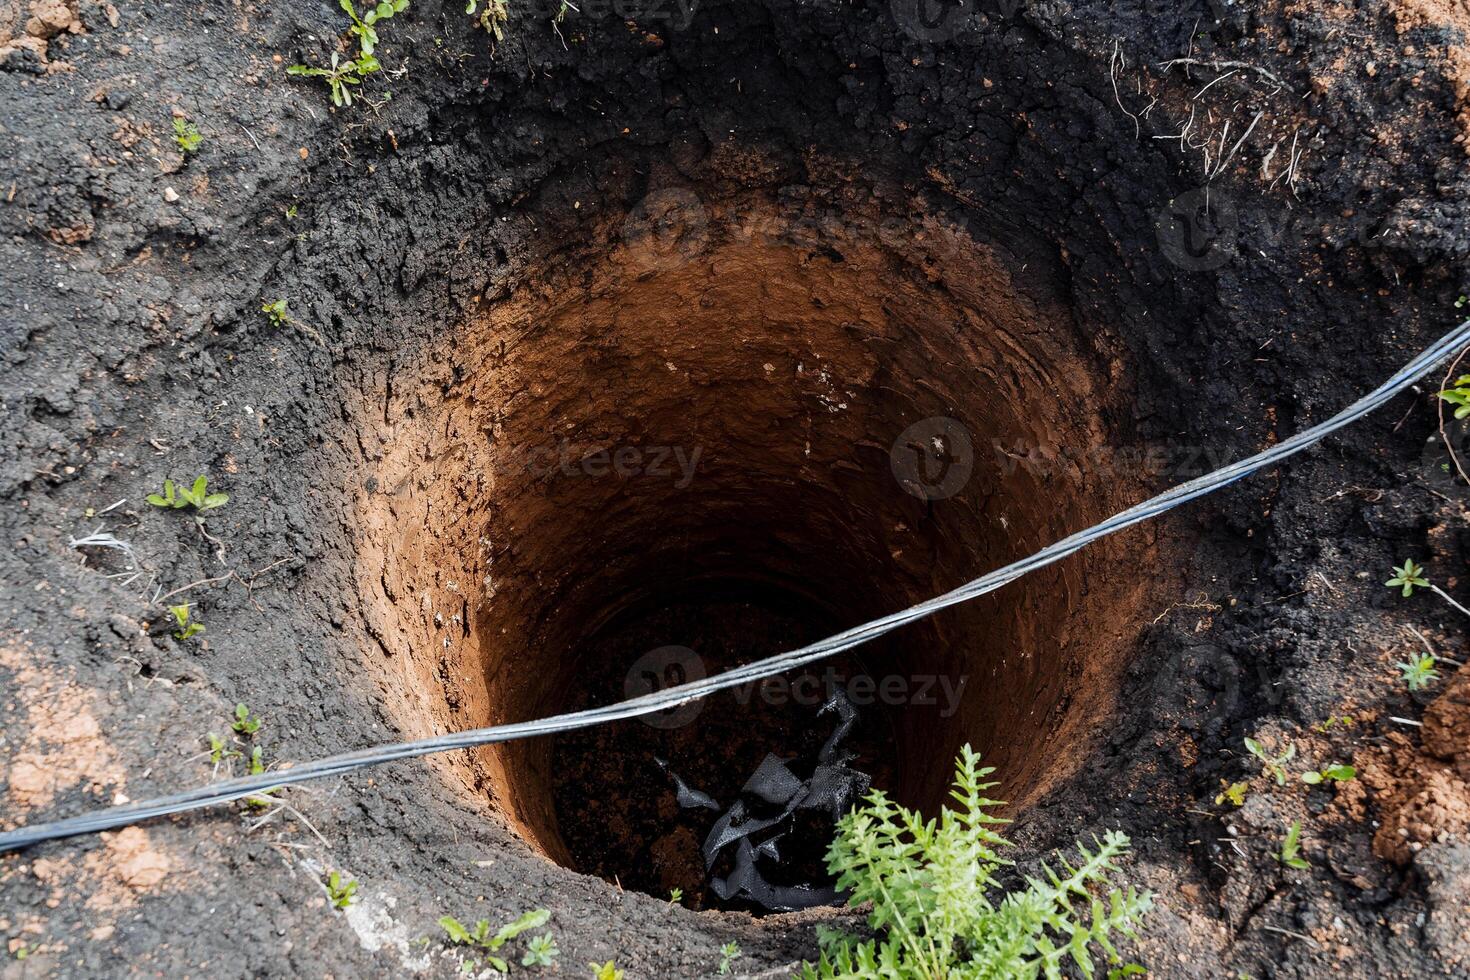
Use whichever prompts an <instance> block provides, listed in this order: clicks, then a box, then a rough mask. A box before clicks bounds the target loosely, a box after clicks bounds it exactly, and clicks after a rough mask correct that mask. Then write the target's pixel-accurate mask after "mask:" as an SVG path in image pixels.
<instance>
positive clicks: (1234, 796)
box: [1215, 779, 1250, 806]
mask: <svg viewBox="0 0 1470 980" xmlns="http://www.w3.org/2000/svg"><path fill="white" fill-rule="evenodd" d="M1220 787H1221V789H1220V793H1219V795H1218V796H1216V797H1215V805H1216V806H1219V805H1220V804H1222V803H1224V802H1225V801H1226V800H1229V801H1230V802H1231V803H1233V804H1234V805H1235V806H1245V793H1246V790H1248V789H1250V785H1249V784H1248V783H1227V782H1225V780H1223V779H1222V780H1220Z"/></svg>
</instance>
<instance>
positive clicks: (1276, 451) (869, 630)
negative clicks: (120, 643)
mask: <svg viewBox="0 0 1470 980" xmlns="http://www.w3.org/2000/svg"><path fill="white" fill-rule="evenodd" d="M1467 342H1470V320H1466V321H1465V322H1464V323H1462V324H1460V325H1459V326H1458V327H1456V328H1455V329H1454V330H1452V331H1450V332H1449V333H1448V334H1446V335H1445V336H1444V337H1442V338H1441V339H1440V340H1439V341H1438V342H1436V343H1435V344H1434V345H1433V346H1431V347H1430V348H1428V349H1427V350H1425V351H1424V353H1422V354H1420V355H1419V356H1418V357H1416V358H1414V359H1413V360H1412V361H1410V362H1409V363H1408V364H1406V365H1405V366H1404V367H1403V368H1402V369H1401V370H1399V371H1398V372H1397V373H1396V374H1395V375H1394V376H1393V377H1391V378H1389V379H1388V380H1387V381H1385V382H1384V383H1383V384H1381V385H1379V386H1378V387H1377V388H1375V389H1374V390H1373V391H1371V392H1369V393H1368V394H1367V395H1365V396H1363V397H1362V398H1360V399H1359V400H1358V401H1356V402H1354V403H1353V404H1352V405H1349V406H1348V407H1347V408H1345V409H1343V410H1342V411H1341V412H1339V413H1338V414H1336V415H1334V416H1332V418H1330V419H1328V420H1326V421H1325V422H1320V423H1318V424H1317V425H1314V426H1312V427H1311V428H1309V429H1307V430H1305V431H1303V432H1299V433H1297V434H1296V435H1294V436H1292V437H1291V438H1289V439H1286V440H1284V441H1283V442H1280V443H1277V444H1276V445H1275V446H1272V447H1271V448H1270V449H1267V450H1266V451H1264V452H1261V453H1257V454H1256V455H1254V456H1251V457H1249V458H1247V459H1243V460H1241V461H1239V462H1237V463H1231V464H1229V465H1227V466H1223V467H1221V468H1220V469H1218V470H1215V471H1214V472H1213V473H1209V474H1206V475H1205V476H1202V477H1199V478H1198V479H1195V480H1190V481H1189V482H1187V483H1183V484H1180V485H1179V486H1177V487H1175V488H1173V489H1172V490H1167V491H1165V492H1164V493H1161V494H1159V495H1158V496H1156V497H1153V498H1150V499H1149V500H1146V501H1144V502H1143V503H1141V504H1137V505H1135V506H1133V507H1130V508H1128V509H1127V510H1124V511H1121V512H1120V513H1117V514H1114V515H1113V516H1112V517H1110V518H1108V519H1107V520H1105V521H1103V522H1101V523H1100V524H1095V525H1093V526H1092V527H1090V528H1087V529H1086V530H1085V531H1079V532H1078V533H1076V534H1073V535H1071V536H1069V537H1066V538H1063V539H1062V540H1060V541H1058V542H1056V543H1055V544H1052V545H1050V546H1048V547H1046V548H1043V549H1042V550H1040V551H1038V552H1036V553H1035V554H1034V555H1031V556H1030V557H1029V558H1023V559H1021V560H1020V561H1018V562H1014V563H1012V564H1010V565H1007V566H1005V567H1004V568H998V569H996V570H995V571H993V572H990V573H988V574H986V575H982V576H981V577H980V578H977V579H975V580H974V581H972V582H967V583H966V584H964V585H962V586H960V587H959V588H957V589H954V590H953V591H950V592H946V593H944V594H943V595H940V596H936V597H935V598H933V599H929V600H927V601H926V602H922V603H920V604H918V605H916V606H911V607H909V608H908V609H904V610H902V611H900V612H896V613H891V614H890V615H887V616H884V617H882V618H880V619H875V620H873V621H871V622H868V623H863V624H862V625H860V626H855V627H853V628H852V629H849V630H846V631H844V632H842V633H838V634H836V635H835V636H829V637H827V638H826V639H823V640H818V641H817V642H815V643H812V644H809V645H807V646H804V647H801V648H800V649H797V650H791V651H788V652H786V653H780V654H776V655H774V656H771V657H766V658H765V659H763V660H757V661H755V662H753V663H749V664H745V665H743V666H740V667H735V668H733V669H731V670H727V671H725V672H724V673H721V674H715V675H713V676H711V677H706V678H703V679H701V680H698V681H691V682H689V683H687V684H680V685H678V686H676V687H670V688H666V689H664V690H662V691H655V692H653V693H651V694H645V695H642V696H641V697H636V698H631V699H629V700H627V701H621V702H618V703H617V704H612V705H607V706H605V707H601V708H589V709H586V710H584V711H575V712H571V713H568V714H562V715H554V716H552V717H550V718H542V719H538V720H535V721H523V722H517V723H515V724H511V725H495V726H493V727H490V728H475V729H470V730H468V731H463V732H455V733H453V734H449V735H440V736H437V737H434V738H425V739H419V740H418V741H413V742H399V743H396V744H393V745H383V746H376V747H373V748H367V749H360V750H358V751H356V752H348V753H345V754H342V755H335V756H330V757H328V758H326V759H319V760H317V761H316V762H308V763H305V764H303V765H300V766H296V767H294V768H291V769H283V770H277V771H273V772H267V773H261V774H259V775H254V776H241V777H238V778H235V779H226V780H221V781H220V782H217V783H211V784H209V785H207V786H200V787H198V788H196V789H191V790H186V791H185V792H182V793H174V794H172V795H170V796H163V797H159V798H158V799H155V800H146V801H143V802H139V803H127V804H123V805H122V806H113V807H107V808H105V809H101V810H95V811H92V812H91V813H84V814H81V815H80V816H76V817H69V818H67V819H65V820H57V821H53V822H50V823H42V824H36V825H34V826H31V827H21V828H20V829H18V830H12V831H8V832H6V833H0V853H3V852H5V851H13V850H18V849H20V848H23V847H29V846H31V845H33V844H39V843H41V842H42V841H48V840H57V839H60V838H63V837H75V836H77V835H79V834H92V833H97V832H98V831H103V830H112V829H114V828H117V827H125V826H127V825H129V824H134V823H138V822H139V821H142V820H148V819H151V818H153V817H162V816H168V815H169V814H174V813H185V812H188V811H190V810H198V809H202V808H203V807H207V806H213V805H215V804H219V803H228V802H230V801H232V800H238V799H242V798H244V797H247V796H255V795H257V794H261V793H265V792H268V791H270V790H273V789H277V788H281V787H285V786H291V785H295V784H298V783H305V782H309V781H311V780H316V779H325V778H327V777H329V776H340V775H343V774H345V773H349V772H353V771H355V770H357V769H365V768H367V767H369V766H377V765H382V764H383V763H385V762H393V761H396V760H398V759H412V758H417V757H418V756H423V755H432V754H434V753H437V752H448V751H451V750H454V749H464V748H471V747H473V746H476V745H489V744H492V743H496V742H509V741H513V740H515V739H521V738H530V737H532V736H537V735H552V734H556V733H558V732H565V731H571V730H573V729H578V728H590V727H591V726H593V725H601V724H606V723H607V722H612V721H621V720H623V719H626V718H637V717H639V716H640V715H647V714H652V713H654V712H656V711H663V710H666V709H668V708H673V707H677V706H678V705H681V704H684V703H686V702H688V701H693V700H695V699H696V698H702V697H708V696H709V695H711V694H714V693H715V692H717V691H722V690H724V689H726V688H730V687H735V686H738V685H741V684H746V683H749V682H751V681H756V680H760V679H761V678H764V677H771V676H773V675H775V674H780V673H783V672H785V671H787V670H791V669H792V668H794V667H800V666H803V665H805V664H809V663H812V662H813V661H816V660H821V659H824V658H826V657H830V656H833V655H834V654H837V653H841V652H842V651H844V650H848V649H851V648H852V647H855V646H857V645H858V644H861V643H865V642H867V641H868V640H871V639H874V638H875V637H878V636H882V635H883V634H884V633H888V632H890V631H892V630H895V629H897V628H898V627H900V626H904V625H906V624H908V623H911V622H913V621H915V620H917V619H922V618H924V617H926V616H930V615H933V614H934V613H936V612H938V611H940V610H942V609H947V608H948V607H950V606H954V605H958V604H959V603H961V602H967V601H969V600H971V599H974V598H977V597H979V596H982V595H985V594H986V593H987V592H993V591H995V590H996V589H999V588H1000V587H1001V586H1003V585H1006V584H1008V583H1010V582H1013V581H1015V580H1016V579H1018V578H1020V577H1021V576H1023V575H1025V574H1027V573H1029V572H1033V571H1035V570H1036V569H1038V568H1042V567H1045V566H1046V565H1050V564H1052V563H1053V562H1057V561H1060V560H1061V559H1063V558H1066V557H1067V556H1069V555H1071V554H1074V553H1075V552H1077V551H1080V550H1081V549H1082V548H1084V547H1086V546H1087V545H1089V544H1091V543H1092V542H1093V541H1096V540H1098V539H1099V538H1103V537H1106V536H1107V535H1110V534H1114V533H1116V532H1118V531H1121V530H1123V529H1124V528H1127V527H1131V526H1133V525H1134V524H1138V523H1141V522H1143V521H1146V520H1149V519H1150V518H1153V517H1156V516H1158V515H1159V514H1162V513H1164V512H1165V511H1168V510H1171V509H1173V508H1174V507H1178V506H1179V505H1181V504H1184V503H1188V502H1189V501H1191V500H1195V499H1197V498H1199V497H1202V496H1204V495H1205V494H1207V493H1212V492H1214V491H1215V490H1218V489H1220V488H1221V487H1224V486H1226V485H1228V484H1230V483H1233V482H1235V481H1236V480H1239V479H1241V478H1242V477H1245V476H1248V475H1250V474H1252V473H1255V472H1256V471H1258V470H1261V469H1263V468H1265V467H1267V466H1271V465H1273V464H1275V463H1278V462H1280V461H1281V460H1284V459H1286V458H1287V457H1288V456H1291V455H1294V454H1295V453H1298V452H1300V451H1301V450H1303V449H1305V448H1307V447H1308V446H1310V445H1312V444H1313V443H1316V442H1319V441H1320V440H1322V439H1323V438H1325V437H1326V436H1328V435H1330V434H1331V433H1333V432H1336V431H1337V430H1338V429H1341V428H1343V427H1344V426H1347V425H1351V424H1352V423H1353V422H1356V421H1357V420H1358V419H1360V418H1362V417H1363V416H1365V415H1367V414H1368V413H1369V412H1372V411H1373V410H1375V409H1377V408H1379V407H1381V406H1382V405H1383V404H1385V403H1386V402H1387V401H1389V399H1391V398H1393V397H1394V396H1395V395H1397V394H1398V393H1399V392H1401V391H1403V390H1404V389H1405V388H1407V387H1409V386H1410V385H1412V384H1414V383H1415V382H1416V381H1419V380H1420V379H1422V378H1423V377H1424V376H1426V375H1427V374H1429V373H1430V372H1431V371H1432V370H1434V368H1435V366H1436V365H1438V364H1439V363H1440V362H1441V361H1443V360H1444V359H1445V358H1447V357H1449V356H1450V355H1451V354H1453V353H1455V352H1456V351H1457V350H1459V349H1460V348H1462V347H1464V346H1465V345H1466V343H1467Z"/></svg>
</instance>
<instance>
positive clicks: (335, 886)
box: [257, 750, 357, 909]
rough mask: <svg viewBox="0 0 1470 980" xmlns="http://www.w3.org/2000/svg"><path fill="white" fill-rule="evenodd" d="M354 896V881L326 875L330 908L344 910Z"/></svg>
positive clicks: (338, 873)
mask: <svg viewBox="0 0 1470 980" xmlns="http://www.w3.org/2000/svg"><path fill="white" fill-rule="evenodd" d="M257 751H259V750H257ZM356 894H357V881H356V880H355V879H352V880H349V879H346V878H343V877H342V872H340V871H333V872H332V873H331V874H329V875H327V896H328V897H329V898H330V899H331V900H332V908H334V909H345V908H346V907H347V906H349V905H351V904H352V899H353V897H354V896H355V895H356Z"/></svg>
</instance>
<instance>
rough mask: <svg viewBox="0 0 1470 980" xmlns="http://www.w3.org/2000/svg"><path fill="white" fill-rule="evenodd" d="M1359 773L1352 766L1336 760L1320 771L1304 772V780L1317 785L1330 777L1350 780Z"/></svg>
mask: <svg viewBox="0 0 1470 980" xmlns="http://www.w3.org/2000/svg"><path fill="white" fill-rule="evenodd" d="M1357 775H1358V770H1356V769H1354V768H1353V767H1352V766H1346V765H1343V764H1342V763H1340V762H1334V763H1333V764H1332V765H1330V766H1327V767H1325V768H1324V769H1322V770H1321V771H1320V772H1304V773H1302V782H1304V783H1306V784H1307V785H1308V786H1316V785H1317V784H1318V783H1323V782H1326V781H1327V780H1329V779H1330V780H1332V781H1333V782H1337V783H1345V782H1347V781H1348V780H1350V779H1353V778H1354V777H1356V776H1357Z"/></svg>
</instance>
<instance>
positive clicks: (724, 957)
mask: <svg viewBox="0 0 1470 980" xmlns="http://www.w3.org/2000/svg"><path fill="white" fill-rule="evenodd" d="M738 959H740V944H739V943H737V942H735V941H734V940H731V941H730V942H728V943H726V944H725V945H723V946H721V947H720V975H721V976H724V975H725V974H726V973H729V972H730V967H731V965H732V964H733V963H734V962H735V961H736V960H738Z"/></svg>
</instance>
